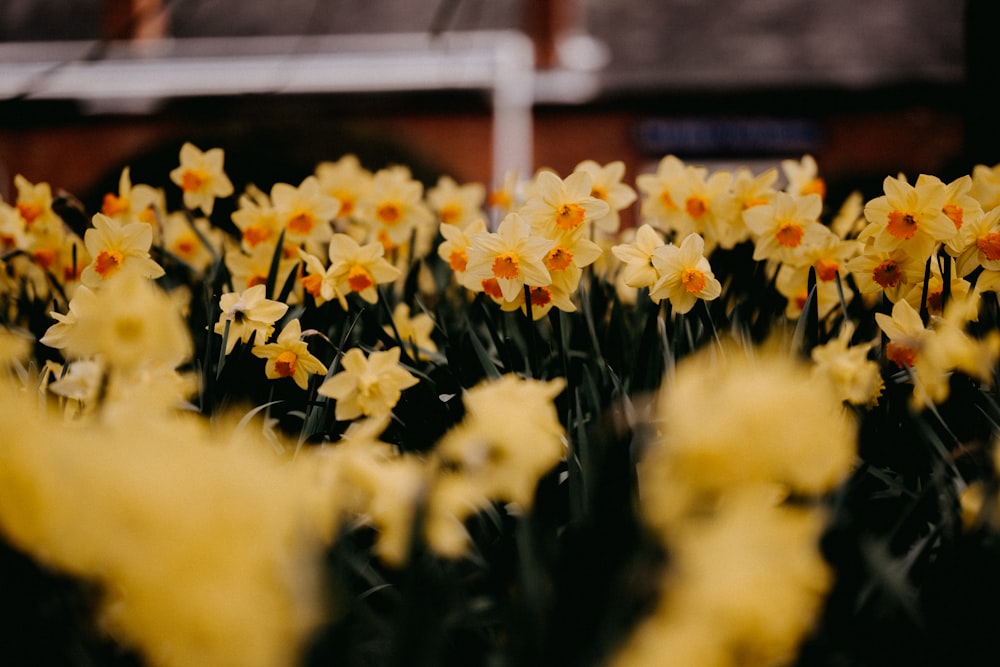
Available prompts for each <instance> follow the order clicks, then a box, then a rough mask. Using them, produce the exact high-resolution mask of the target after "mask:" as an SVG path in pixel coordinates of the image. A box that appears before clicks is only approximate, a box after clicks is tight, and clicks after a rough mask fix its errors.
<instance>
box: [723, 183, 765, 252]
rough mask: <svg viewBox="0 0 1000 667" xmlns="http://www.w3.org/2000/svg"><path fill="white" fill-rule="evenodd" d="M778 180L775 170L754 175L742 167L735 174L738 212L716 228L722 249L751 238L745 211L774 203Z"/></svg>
mask: <svg viewBox="0 0 1000 667" xmlns="http://www.w3.org/2000/svg"><path fill="white" fill-rule="evenodd" d="M777 180H778V170H777V169H774V168H771V169H768V170H766V171H764V172H762V173H760V174H754V173H753V172H752V171H751V170H750V169H748V168H747V167H740V168H738V169H736V171H735V172H733V180H732V193H733V199H734V200H735V204H736V209H737V210H736V211H734V214H733V215H732V216H730V218H729V219H728V220H726V221H724V222H722V223H721V224H719V225H717V226H716V228H715V234H716V235H717V236H718V242H719V246H720V247H722V248H727V249H728V248H733V247H734V246H735V245H736V244H738V243H742V242H743V241H746V240H748V239H749V238H750V236H751V234H750V229H749V228H748V227H747V225H746V222H745V221H744V220H743V211H746V210H747V209H751V208H754V207H755V206H763V205H766V204H770V203H772V202H773V201H774V198H775V196H776V195H777V190H776V189H775V187H774V184H775V182H776V181H777Z"/></svg>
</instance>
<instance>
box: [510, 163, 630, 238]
mask: <svg viewBox="0 0 1000 667" xmlns="http://www.w3.org/2000/svg"><path fill="white" fill-rule="evenodd" d="M591 186H592V182H591V176H590V174H589V173H587V172H586V171H575V172H573V173H572V174H570V175H569V176H567V177H566V179H565V180H563V179H561V178H559V176H557V175H556V174H554V173H553V172H551V171H547V170H542V171H539V172H538V174H536V176H535V188H536V194H535V195H534V196H533V197H531V198H529V199H528V200H527V201H526V202H525V203H524V205H523V206H522V207H521V208H520V209H519V212H520V214H521V215H522V217H523V218H524V220H525V221H526V222H528V224H530V225H531V229H532V230H533V231H534V232H535V233H536V234H540V235H542V236H546V237H550V238H551V237H553V236H555V235H557V234H559V233H561V232H565V231H570V230H574V229H576V228H577V227H581V226H583V227H584V228H585V229H587V230H590V229H591V227H592V226H593V223H594V221H595V220H598V219H600V218H603V217H604V216H606V215H607V214H608V211H609V210H610V208H611V207H610V206H609V205H608V203H607V202H606V201H603V200H601V199H598V198H597V197H594V196H593V195H592V194H591ZM588 235H589V234H588Z"/></svg>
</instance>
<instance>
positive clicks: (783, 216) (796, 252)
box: [743, 192, 829, 266]
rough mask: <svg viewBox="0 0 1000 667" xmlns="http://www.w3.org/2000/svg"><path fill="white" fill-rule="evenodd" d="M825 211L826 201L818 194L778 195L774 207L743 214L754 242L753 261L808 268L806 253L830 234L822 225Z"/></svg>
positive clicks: (759, 208) (756, 207)
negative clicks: (777, 262) (822, 214)
mask: <svg viewBox="0 0 1000 667" xmlns="http://www.w3.org/2000/svg"><path fill="white" fill-rule="evenodd" d="M822 210H823V200H822V199H820V196H819V195H817V194H810V195H790V194H788V193H785V192H779V193H778V194H777V195H776V196H775V198H774V201H773V202H772V203H770V204H762V205H760V206H754V207H752V208H749V209H747V210H745V211H743V221H744V222H746V225H747V227H748V228H749V229H750V232H751V234H752V235H753V237H754V240H755V241H754V252H753V258H754V260H756V261H760V260H767V259H773V260H777V261H779V262H782V263H785V264H792V265H796V266H801V265H803V264H807V261H808V260H807V259H806V258H805V251H806V250H807V249H808V248H810V247H812V246H814V245H816V244H818V243H820V242H821V241H822V240H823V238H824V236H825V235H826V233H827V232H829V230H828V229H827V228H826V227H824V226H823V224H822V223H820V221H819V215H820V213H821V212H822Z"/></svg>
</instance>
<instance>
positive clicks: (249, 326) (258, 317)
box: [214, 285, 288, 354]
mask: <svg viewBox="0 0 1000 667" xmlns="http://www.w3.org/2000/svg"><path fill="white" fill-rule="evenodd" d="M265 289H266V287H265V286H264V285H254V286H252V287H248V288H247V289H246V290H244V291H243V292H242V293H236V292H228V293H226V294H223V295H222V297H220V299H219V308H220V309H221V311H222V312H221V313H220V314H219V321H218V322H216V323H215V329H214V331H215V333H217V334H219V335H220V336H227V338H226V354H229V353H231V352H232V351H233V348H234V347H235V346H236V341H243V342H244V343H247V342H250V341H251V340H253V339H254V336H255V335H256V336H257V338H256V340H257V342H258V343H260V344H262V343H264V342H266V341H267V339H268V338H270V337H271V333H272V332H273V331H274V324H275V322H277V321H278V320H280V319H281V318H282V317H283V316H284V314H285V313H286V312H287V311H288V304H286V303H281V302H280V301H272V300H270V299H268V298H267V297H266V292H265ZM227 326H228V328H229V331H228V333H227V332H226V328H227Z"/></svg>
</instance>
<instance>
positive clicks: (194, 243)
mask: <svg viewBox="0 0 1000 667" xmlns="http://www.w3.org/2000/svg"><path fill="white" fill-rule="evenodd" d="M205 241H208V243H209V244H210V245H211V247H208V246H206V245H205ZM224 245H225V238H224V232H223V231H222V230H221V229H219V228H218V227H214V226H212V223H211V222H209V221H208V219H207V218H194V219H193V220H192V219H190V218H189V217H188V216H187V215H186V214H184V213H182V212H179V211H175V212H173V213H170V214H168V215H167V216H166V217H165V218H164V219H163V247H164V248H165V249H166V250H167V251H168V252H170V253H171V254H172V255H174V256H175V257H177V258H178V259H180V260H181V261H182V262H184V263H185V264H186V265H188V266H189V267H191V268H192V269H194V270H195V271H197V272H203V271H205V270H206V269H207V268H208V267H209V266H210V265H211V264H212V262H214V261H215V260H216V259H217V258H218V257H219V256H220V255H221V254H222V251H223V246H224Z"/></svg>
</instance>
